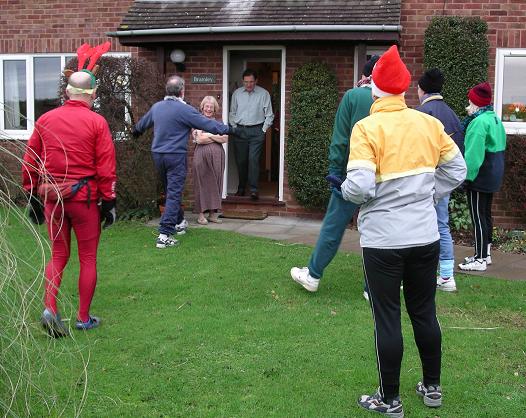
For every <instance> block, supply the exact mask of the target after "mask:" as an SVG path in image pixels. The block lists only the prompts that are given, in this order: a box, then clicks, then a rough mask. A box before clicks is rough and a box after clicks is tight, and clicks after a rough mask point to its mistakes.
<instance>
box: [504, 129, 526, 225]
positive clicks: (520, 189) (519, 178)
mask: <svg viewBox="0 0 526 418" xmlns="http://www.w3.org/2000/svg"><path fill="white" fill-rule="evenodd" d="M525 181H526V136H516V135H508V137H507V143H506V165H505V174H504V182H503V184H502V190H501V191H502V193H503V194H504V196H506V201H507V202H508V204H509V206H510V208H512V209H515V210H516V211H517V212H518V213H517V215H519V216H523V217H524V216H525V215H526V183H525Z"/></svg>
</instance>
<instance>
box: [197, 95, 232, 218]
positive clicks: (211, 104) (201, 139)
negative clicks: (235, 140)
mask: <svg viewBox="0 0 526 418" xmlns="http://www.w3.org/2000/svg"><path fill="white" fill-rule="evenodd" d="M199 110H200V111H201V113H202V114H203V115H205V116H206V117H208V118H211V119H212V118H214V117H215V114H216V113H217V112H218V111H219V104H218V103H217V100H216V99H215V98H214V97H212V96H206V97H205V98H204V99H203V100H202V101H201V105H200V106H199ZM192 135H193V141H194V143H195V144H196V145H195V151H194V160H193V175H194V198H195V204H194V210H196V211H197V212H199V217H198V218H197V222H198V223H199V224H201V225H206V224H207V223H208V222H215V223H221V222H222V221H221V219H219V217H218V212H219V211H220V209H221V192H222V190H223V172H224V171H225V151H224V150H223V145H222V144H224V143H225V142H227V141H228V135H214V134H211V133H208V132H203V131H201V130H198V129H194V130H193V131H192ZM205 212H208V219H207V218H206V217H205Z"/></svg>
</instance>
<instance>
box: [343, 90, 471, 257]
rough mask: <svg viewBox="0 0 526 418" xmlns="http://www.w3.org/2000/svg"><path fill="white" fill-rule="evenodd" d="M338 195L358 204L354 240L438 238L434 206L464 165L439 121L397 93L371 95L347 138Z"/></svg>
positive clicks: (388, 242)
mask: <svg viewBox="0 0 526 418" xmlns="http://www.w3.org/2000/svg"><path fill="white" fill-rule="evenodd" d="M350 141H351V143H350V149H351V152H350V155H349V163H348V165H347V178H346V180H345V181H344V183H343V184H342V195H343V197H344V199H346V200H350V201H352V202H354V203H357V204H361V205H362V206H361V208H360V215H359V217H358V229H359V231H360V244H361V246H362V247H369V248H408V247H417V246H422V245H427V244H430V243H432V242H435V241H437V240H438V239H439V233H438V226H437V218H436V212H435V209H434V204H435V202H437V201H438V200H439V199H440V198H441V197H443V196H445V195H447V194H448V193H450V192H451V191H452V190H453V189H455V188H456V187H457V186H459V185H460V184H461V183H462V182H463V181H464V179H465V177H466V163H465V162H464V159H463V158H462V154H461V153H460V151H459V149H458V147H457V146H456V145H455V143H454V142H453V140H452V139H451V138H450V137H449V135H447V134H446V133H445V131H444V126H443V125H442V123H441V122H440V121H439V120H438V119H436V118H434V117H432V116H429V115H427V114H425V113H422V112H419V111H417V110H414V109H409V108H408V107H407V105H406V104H405V100H404V97H403V96H402V95H396V96H387V97H383V98H380V99H377V100H376V101H375V102H374V103H373V105H372V106H371V115H370V116H368V117H366V118H365V119H362V120H361V121H359V122H357V123H356V125H355V126H354V128H353V130H352V134H351V139H350Z"/></svg>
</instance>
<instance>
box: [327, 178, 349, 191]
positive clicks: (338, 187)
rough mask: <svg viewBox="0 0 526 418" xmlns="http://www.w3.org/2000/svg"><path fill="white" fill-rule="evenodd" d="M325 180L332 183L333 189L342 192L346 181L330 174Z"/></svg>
mask: <svg viewBox="0 0 526 418" xmlns="http://www.w3.org/2000/svg"><path fill="white" fill-rule="evenodd" d="M325 180H327V181H328V182H329V183H330V185H331V188H334V189H336V190H338V191H341V190H342V183H343V181H344V180H345V179H342V178H341V177H340V176H336V175H334V174H329V175H328V176H327V177H325Z"/></svg>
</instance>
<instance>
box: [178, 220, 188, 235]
mask: <svg viewBox="0 0 526 418" xmlns="http://www.w3.org/2000/svg"><path fill="white" fill-rule="evenodd" d="M187 229H188V221H187V220H186V219H183V220H182V221H181V223H180V224H177V225H175V233H176V234H177V235H184V234H186V230H187Z"/></svg>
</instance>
